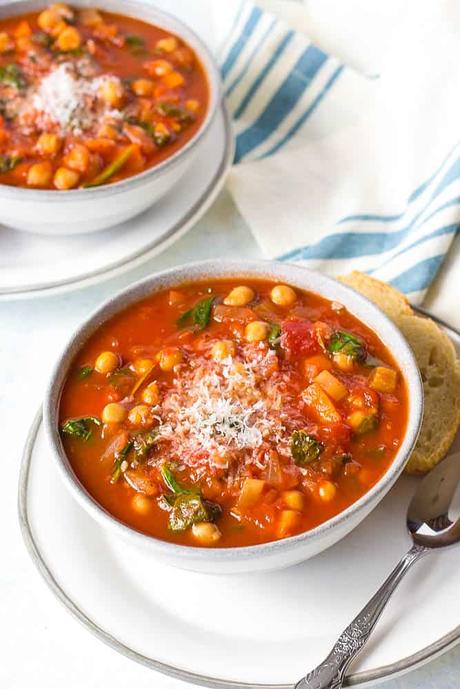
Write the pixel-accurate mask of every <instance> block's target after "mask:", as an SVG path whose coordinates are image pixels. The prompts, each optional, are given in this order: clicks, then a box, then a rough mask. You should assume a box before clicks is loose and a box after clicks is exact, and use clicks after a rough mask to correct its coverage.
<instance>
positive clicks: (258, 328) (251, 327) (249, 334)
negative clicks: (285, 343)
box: [244, 321, 269, 342]
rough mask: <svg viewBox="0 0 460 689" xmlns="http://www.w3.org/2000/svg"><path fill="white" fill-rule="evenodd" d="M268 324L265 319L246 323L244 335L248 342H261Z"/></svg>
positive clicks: (267, 329)
mask: <svg viewBox="0 0 460 689" xmlns="http://www.w3.org/2000/svg"><path fill="white" fill-rule="evenodd" d="M268 331H269V325H268V323H266V322H265V321H252V322H251V323H248V324H247V326H246V328H245V330H244V336H245V337H246V340H247V341H248V342H263V341H264V340H266V339H267V336H268Z"/></svg>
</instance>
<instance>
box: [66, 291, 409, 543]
mask: <svg viewBox="0 0 460 689" xmlns="http://www.w3.org/2000/svg"><path fill="white" fill-rule="evenodd" d="M406 417H407V398H406V388H405V384H404V381H403V378H402V376H401V373H400V372H399V371H398V369H397V367H396V366H395V363H394V360H393V357H392V356H391V354H390V353H389V352H388V351H387V350H386V348H385V347H384V346H383V344H382V343H381V341H380V340H379V339H378V337H377V336H376V335H375V334H374V333H373V332H372V331H371V330H370V329H369V328H367V327H366V326H364V325H363V324H362V323H361V322H359V321H358V320H357V319H356V318H355V317H353V316H352V315H351V314H350V313H349V312H348V311H347V310H346V308H344V307H343V306H342V305H340V304H338V303H334V302H329V301H326V300H325V299H323V298H321V297H319V296H317V295H315V294H311V293H307V292H303V291H301V290H299V289H293V288H291V287H289V286H287V285H276V284H271V283H269V282H265V281H259V280H249V281H244V283H242V284H239V283H238V282H235V281H233V282H229V281H216V282H212V283H206V284H204V283H195V284H190V285H185V286H182V287H179V288H177V289H172V290H169V291H165V292H161V293H159V294H156V295H153V296H152V297H150V298H148V299H146V300H145V301H143V302H141V303H139V304H136V305H134V306H131V307H130V308H129V309H127V310H126V311H124V312H123V313H121V314H120V315H118V316H116V317H115V318H113V319H112V320H110V321H109V322H108V323H106V324H105V325H103V326H102V327H101V328H100V329H99V330H98V331H97V332H96V334H95V335H93V336H92V337H91V339H90V340H89V341H88V342H87V343H86V344H85V346H84V347H83V348H82V350H81V352H80V354H79V355H78V357H77V360H76V361H75V362H74V364H73V366H72V369H71V372H70V374H69V377H68V379H67V381H66V383H65V386H64V391H63V395H62V402H61V410H60V418H61V434H62V440H63V442H64V446H65V449H66V452H67V454H68V456H69V459H70V461H71V464H72V466H73V468H74V470H75V473H76V474H77V476H78V478H79V479H80V481H81V482H82V484H83V485H84V486H85V487H86V488H87V490H88V491H89V492H90V493H91V494H92V495H93V496H94V498H95V499H96V500H97V501H98V502H99V503H100V504H101V505H103V506H104V507H105V508H106V509H107V510H108V511H109V512H111V513H112V514H113V515H114V516H115V517H117V518H118V519H120V520H121V521H123V522H125V523H127V524H129V525H130V526H132V527H134V528H136V529H139V530H140V531H143V532H145V533H147V534H151V535H152V536H155V537H157V538H161V539H165V540H168V541H173V542H176V543H182V544H188V545H199V546H203V545H204V546H219V547H220V546H244V545H254V544H257V543H261V542H266V541H272V540H275V539H280V538H285V537H288V536H292V535H294V534H297V533H300V532H302V531H307V530H308V529H311V528H313V527H315V526H317V525H318V524H321V523H322V522H324V521H326V520H327V519H329V518H330V517H332V516H334V515H336V514H338V513H339V512H341V511H342V510H344V509H345V508H347V507H348V506H349V505H351V504H352V503H353V502H355V501H356V500H357V499H358V498H360V497H361V496H362V495H364V494H365V493H366V492H367V491H368V490H369V489H370V488H371V487H372V486H373V485H374V484H375V483H376V482H377V481H378V480H379V479H380V478H381V477H382V475H383V474H384V473H385V471H386V470H387V469H388V467H389V465H390V464H391V462H392V460H393V458H394V456H395V454H396V452H397V450H398V447H399V445H400V443H401V440H402V438H403V436H404V432H405V427H406Z"/></svg>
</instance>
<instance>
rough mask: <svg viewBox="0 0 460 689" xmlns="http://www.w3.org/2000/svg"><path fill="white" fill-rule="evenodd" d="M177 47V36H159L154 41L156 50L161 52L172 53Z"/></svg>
mask: <svg viewBox="0 0 460 689" xmlns="http://www.w3.org/2000/svg"><path fill="white" fill-rule="evenodd" d="M178 47H179V44H178V42H177V38H175V37H174V36H168V37H167V38H160V40H159V41H157V42H156V48H157V50H160V51H161V52H162V53H173V52H174V51H175V50H177V48H178Z"/></svg>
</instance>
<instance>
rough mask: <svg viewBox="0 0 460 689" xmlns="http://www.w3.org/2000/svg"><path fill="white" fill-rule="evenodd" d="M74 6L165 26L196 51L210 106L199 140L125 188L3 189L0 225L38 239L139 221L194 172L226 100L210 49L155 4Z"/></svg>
mask: <svg viewBox="0 0 460 689" xmlns="http://www.w3.org/2000/svg"><path fill="white" fill-rule="evenodd" d="M48 4H49V2H46V1H44V0H15V2H9V3H7V4H6V5H3V6H0V19H2V18H3V17H9V16H15V15H19V14H22V13H24V12H31V11H34V10H38V9H40V8H42V7H46V6H47V5H48ZM71 4H72V6H74V7H85V6H88V5H89V4H90V5H91V4H94V5H95V6H98V7H100V8H101V9H103V10H107V11H110V12H118V13H119V14H124V15H128V16H133V17H136V18H137V19H142V20H143V21H145V22H147V23H150V24H155V25H156V26H160V27H161V28H163V29H166V30H167V31H171V32H172V33H175V34H177V35H178V36H180V37H181V38H183V39H184V41H185V42H186V43H188V45H190V47H191V48H193V50H194V51H195V53H196V55H197V56H198V58H199V60H200V61H201V64H202V65H203V68H204V71H205V74H206V75H207V78H208V86H209V103H208V110H207V113H206V116H205V118H204V121H203V123H202V125H201V127H200V128H199V129H198V131H197V132H196V133H195V135H194V136H193V137H192V138H191V139H190V140H189V141H188V142H187V143H186V144H185V145H184V146H183V147H182V148H180V149H179V150H178V151H176V153H174V154H173V155H172V156H171V157H169V158H166V160H164V161H163V162H161V163H159V164H158V165H155V166H154V167H152V168H150V169H148V170H146V171H145V172H142V173H140V174H138V175H135V176H133V177H129V178H127V179H126V180H122V181H121V182H116V183H114V184H108V185H105V186H100V187H94V188H90V189H71V190H68V191H52V190H39V189H24V188H19V187H13V186H8V185H5V184H0V223H4V224H5V225H9V226H10V227H14V228H16V229H18V230H26V231H28V232H34V233H38V234H48V235H59V236H65V235H71V234H80V233H86V232H96V231H97V230H103V229H106V228H107V227H112V226H113V225H117V224H118V223H121V222H124V221H125V220H128V219H129V218H132V217H134V216H135V215H138V214H139V213H141V212H142V211H143V210H145V209H146V208H148V207H149V206H151V205H153V204H154V203H155V202H156V201H158V200H159V199H160V198H161V197H162V196H164V195H165V194H166V193H167V192H168V191H170V189H172V187H173V186H174V185H175V183H176V182H177V181H178V180H179V179H180V178H181V177H182V175H183V174H184V173H185V172H186V171H187V169H188V168H189V167H190V165H191V163H192V162H193V159H194V157H195V154H196V153H197V151H198V148H199V146H200V145H201V143H202V141H203V138H204V136H205V135H206V133H207V131H208V129H209V126H210V124H211V122H212V121H213V119H214V116H215V114H216V111H217V108H218V106H219V103H220V100H221V87H220V76H219V71H218V69H217V66H216V64H215V62H214V60H213V58H212V57H211V55H210V53H209V51H208V49H207V48H206V46H205V45H204V43H203V42H202V41H201V40H200V39H199V38H198V36H197V35H196V34H195V33H194V32H193V31H192V30H191V29H189V28H188V27H187V26H185V25H184V24H183V23H182V22H181V21H179V20H178V19H176V18H175V17H173V16H171V15H169V14H167V13H165V12H162V11H160V10H158V9H156V8H155V7H154V6H153V5H152V3H151V2H150V0H97V1H96V0H95V2H94V3H88V2H87V0H72V2H71Z"/></svg>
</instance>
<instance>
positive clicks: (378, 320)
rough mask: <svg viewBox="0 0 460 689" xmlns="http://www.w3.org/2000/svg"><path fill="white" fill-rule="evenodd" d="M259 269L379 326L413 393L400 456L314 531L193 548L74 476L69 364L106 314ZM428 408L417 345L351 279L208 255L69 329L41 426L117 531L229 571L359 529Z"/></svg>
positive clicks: (295, 553) (261, 564) (77, 493)
mask: <svg viewBox="0 0 460 689" xmlns="http://www.w3.org/2000/svg"><path fill="white" fill-rule="evenodd" d="M220 277H225V278H230V277H231V278H241V279H244V278H251V277H259V278H266V279H268V280H275V281H277V282H282V283H288V284H291V285H293V286H295V287H299V288H302V289H305V290H309V291H312V292H316V293H317V294H320V295H321V296H324V297H326V298H327V299H329V300H331V301H332V300H333V301H338V302H340V303H342V304H344V305H345V306H346V307H347V308H348V310H349V311H350V312H351V313H353V314H354V315H355V316H356V317H357V318H359V319H360V320H361V321H362V322H363V323H365V324H366V325H367V326H368V327H370V328H371V329H372V330H374V331H375V332H376V333H377V334H378V335H379V337H380V339H381V340H382V342H383V343H384V344H385V345H386V346H387V347H388V349H389V350H390V351H391V352H392V354H393V356H394V358H395V360H396V362H397V364H398V366H399V368H400V370H401V371H402V374H403V376H404V378H405V381H406V385H407V389H408V398H409V418H408V424H407V429H406V433H405V436H404V439H403V442H402V443H401V446H400V448H399V450H398V452H397V454H396V457H395V459H394V461H393V463H392V465H391V466H390V468H389V469H388V471H387V472H386V473H385V474H384V476H382V478H381V479H380V481H378V483H377V484H376V485H375V486H373V487H372V488H371V490H370V491H369V492H368V493H366V494H365V495H363V496H362V497H361V498H360V499H359V500H357V501H356V502H355V503H354V504H353V505H351V506H350V507H348V508H347V509H346V510H344V511H343V512H341V513H340V514H338V515H337V516H335V517H333V518H332V519H329V520H328V521H327V522H325V523H323V524H321V525H320V526H317V527H316V528H314V529H311V530H310V531H307V532H305V533H301V534H299V535H297V536H293V537H291V538H286V539H284V540H280V541H274V542H271V543H264V544H260V545H255V546H248V547H240V548H214V549H212V548H195V547H191V546H184V545H176V544H174V543H168V542H165V541H161V540H158V539H156V538H153V537H151V536H147V535H145V534H142V533H139V532H138V531H135V530H134V529H132V528H131V527H129V526H126V525H125V524H123V523H121V522H120V521H118V520H117V519H116V518H115V517H113V516H112V515H111V514H109V513H108V512H107V511H106V510H105V509H104V508H103V507H101V506H100V505H99V504H98V503H97V502H96V501H95V500H94V498H92V497H91V496H90V495H89V493H88V492H87V491H86V490H85V488H84V487H83V486H82V485H81V483H80V482H79V480H78V479H77V478H76V476H75V474H74V472H73V470H72V467H71V465H70V463H69V461H68V459H67V457H66V454H65V452H64V448H63V445H62V442H61V438H60V435H59V423H58V421H59V403H60V398H61V391H62V387H63V385H64V382H65V379H66V377H67V374H68V371H69V368H70V366H71V364H72V361H73V360H74V358H75V356H76V354H77V352H78V351H79V349H80V348H81V347H82V345H83V344H84V343H85V342H86V340H87V339H88V338H89V337H90V336H91V335H92V334H93V333H94V332H95V331H96V330H97V329H98V328H99V327H100V326H101V325H102V324H103V323H105V322H106V321H107V320H108V319H110V318H112V317H113V316H114V315H115V314H117V313H119V312H120V311H123V310H124V309H126V308H127V307H128V306H130V305H131V304H133V303H136V302H138V301H139V300H141V299H143V298H144V297H147V296H148V295H151V294H153V293H155V292H158V291H160V290H164V289H167V288H169V287H176V286H178V285H180V284H181V283H184V282H190V281H193V280H196V279H211V280H212V279H214V278H220ZM422 414H423V388H422V384H421V380H420V374H419V370H418V367H417V364H416V362H415V359H414V356H413V354H412V350H411V349H410V347H409V345H408V344H407V342H406V340H405V339H404V338H403V336H402V335H401V333H400V332H399V330H398V329H397V328H396V327H395V325H394V324H393V323H392V322H391V321H390V320H389V319H388V318H387V317H386V316H385V315H384V314H383V313H382V312H381V311H380V310H379V309H378V308H377V307H376V306H374V305H373V304H372V303H371V302H370V301H368V300H367V299H365V298H364V297H362V296H361V295H359V294H358V293H357V292H354V291H353V290H352V289H350V288H349V287H346V286H345V285H342V284H341V283H338V282H335V281H334V280H332V279H331V278H328V277H326V276H324V275H322V274H320V273H316V272H313V271H310V270H307V269H306V268H300V267H298V266H293V265H289V264H285V263H277V262H268V261H251V262H247V263H245V262H240V261H239V262H236V261H203V262H200V263H192V264H189V265H186V266H182V267H178V268H173V269H171V270H167V271H165V272H162V273H157V274H156V275H154V276H152V277H150V278H148V279H147V280H143V281H141V282H138V283H137V284H135V285H133V286H132V287H129V288H128V289H127V290H125V291H123V292H121V293H120V294H118V295H116V296H115V297H113V298H112V299H110V300H109V301H107V302H106V303H105V304H103V305H102V306H101V307H99V308H98V309H97V311H95V312H94V313H93V314H92V315H91V316H90V317H89V318H88V320H86V321H85V322H84V323H83V325H82V326H81V327H80V328H79V329H78V330H77V332H76V333H75V334H74V335H73V336H72V338H71V339H70V341H69V343H68V344H67V346H66V348H65V350H64V352H63V354H62V355H61V357H60V358H59V360H58V362H57V364H56V367H55V369H54V372H53V374H52V377H51V380H50V383H49V386H48V389H47V393H46V398H45V402H44V426H45V431H46V434H47V437H48V440H49V442H50V445H51V450H52V455H53V457H54V459H55V460H56V463H57V467H58V469H59V471H60V473H61V475H62V478H63V479H64V482H65V484H66V485H67V487H68V488H69V489H70V491H71V492H72V494H73V495H74V497H75V498H76V499H77V500H78V502H79V503H80V504H81V505H82V506H83V507H84V509H85V510H86V511H87V512H88V513H89V514H91V515H92V516H93V517H94V518H95V519H96V520H97V521H98V522H99V523H100V524H102V526H103V527H104V528H105V529H107V531H109V532H110V533H112V534H116V535H118V536H120V537H122V538H124V539H127V540H128V541H129V542H130V543H131V545H133V546H135V547H140V548H144V549H146V550H147V551H148V552H150V553H151V554H152V557H155V558H161V559H162V560H164V561H165V562H167V563H169V564H171V565H174V566H177V567H181V568H184V569H192V570H196V571H205V572H214V573H219V572H222V573H229V572H247V571H256V570H272V569H280V568H282V567H287V566H289V565H293V564H296V563H298V562H301V561H303V560H306V559H308V558H310V557H312V556H313V555H316V554H317V553H319V552H321V551H322V550H325V548H328V547H329V546H331V545H333V544H334V543H336V542H337V541H338V540H340V539H341V538H343V537H344V536H345V535H346V534H347V533H349V532H350V531H351V530H352V529H354V528H355V527H356V526H357V525H358V524H359V523H360V522H361V521H362V520H363V519H364V517H366V516H367V515H368V514H369V512H370V511H371V510H372V509H373V508H374V507H376V505H377V504H378V503H379V501H380V500H381V499H382V498H383V496H384V495H385V494H386V493H387V492H388V491H389V490H390V488H391V487H392V485H393V484H394V483H395V481H396V479H397V478H398V476H399V475H400V473H401V472H402V470H403V468H404V465H405V463H406V461H407V459H408V457H409V455H410V452H411V450H412V448H413V447H414V444H415V442H416V440H417V436H418V432H419V428H420V424H421V420H422Z"/></svg>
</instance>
